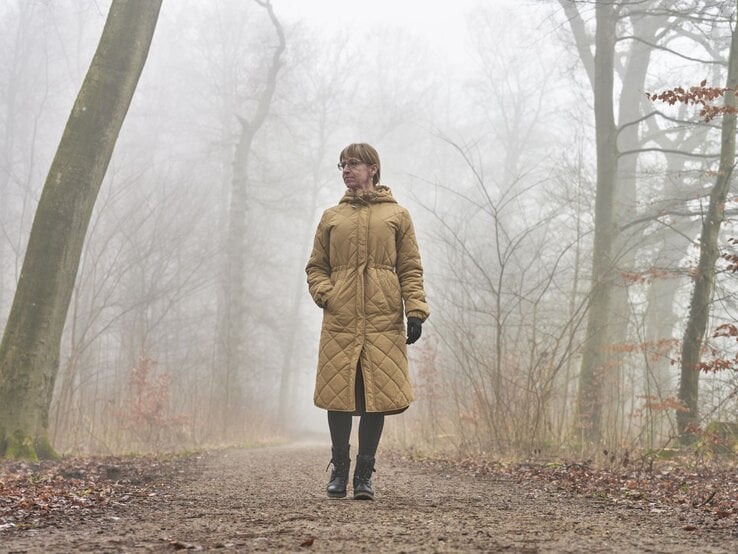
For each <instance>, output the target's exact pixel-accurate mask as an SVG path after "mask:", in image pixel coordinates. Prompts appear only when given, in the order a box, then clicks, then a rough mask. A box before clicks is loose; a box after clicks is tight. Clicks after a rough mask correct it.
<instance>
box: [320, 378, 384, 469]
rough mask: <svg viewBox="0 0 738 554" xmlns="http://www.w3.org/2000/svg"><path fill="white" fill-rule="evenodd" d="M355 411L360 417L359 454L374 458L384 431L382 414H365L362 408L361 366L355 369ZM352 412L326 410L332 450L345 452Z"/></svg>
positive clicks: (364, 409) (349, 433)
mask: <svg viewBox="0 0 738 554" xmlns="http://www.w3.org/2000/svg"><path fill="white" fill-rule="evenodd" d="M354 396H355V397H356V409H357V412H358V413H359V414H360V415H361V419H360V420H359V454H368V455H369V456H374V455H375V454H376V453H377V447H378V446H379V439H380V438H381V437H382V430H383V429H384V414H383V413H377V412H367V411H366V408H365V406H364V376H363V374H362V372H361V364H359V366H358V367H357V368H356V385H355V388H354ZM352 416H353V413H352V412H336V411H333V410H328V428H329V429H330V431H331V442H332V443H333V448H336V449H338V450H345V449H346V448H348V445H349V437H350V435H351V424H352Z"/></svg>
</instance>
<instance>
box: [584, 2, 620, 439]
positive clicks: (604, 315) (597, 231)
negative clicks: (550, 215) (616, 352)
mask: <svg viewBox="0 0 738 554" xmlns="http://www.w3.org/2000/svg"><path fill="white" fill-rule="evenodd" d="M595 9H596V12H595V14H596V20H597V31H596V35H595V49H596V50H595V56H594V109H595V126H596V143H597V187H596V193H595V218H594V246H593V252H592V288H591V292H590V298H589V304H588V315H587V329H586V334H585V339H584V348H583V356H582V368H581V373H580V376H579V393H578V398H577V417H578V423H579V425H580V427H581V431H582V436H583V438H584V439H585V440H586V441H587V442H591V443H596V442H599V440H600V438H601V429H600V427H601V418H602V391H603V387H604V379H605V375H606V371H607V358H606V356H605V355H604V352H603V349H604V347H605V345H606V344H607V333H608V326H609V321H610V318H609V315H610V296H611V288H612V278H613V276H612V270H613V264H612V259H611V256H612V244H613V237H614V235H615V224H614V196H615V184H616V169H617V130H616V128H615V118H614V113H613V112H614V109H613V80H614V75H613V57H614V51H615V22H616V18H615V8H614V7H613V5H612V4H610V3H605V2H599V3H597V5H596V8H595Z"/></svg>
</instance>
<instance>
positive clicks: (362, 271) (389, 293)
mask: <svg viewBox="0 0 738 554" xmlns="http://www.w3.org/2000/svg"><path fill="white" fill-rule="evenodd" d="M339 160H340V161H339V164H338V169H339V170H340V171H341V174H342V176H343V182H344V184H345V185H346V187H347V190H346V192H345V194H344V196H343V198H341V201H340V202H339V203H338V205H337V206H334V207H332V208H329V209H327V210H326V211H325V212H324V213H323V216H322V218H321V219H320V223H319V224H318V229H317V231H316V232H315V241H314V245H313V251H312V254H311V256H310V260H309V261H308V264H307V267H306V268H305V270H306V272H307V281H308V285H309V288H310V294H311V295H312V297H313V300H315V303H316V304H317V305H318V306H319V307H321V308H323V328H322V331H321V336H320V352H319V357H318V374H317V379H316V384H315V396H314V401H315V405H316V406H318V407H320V408H324V409H326V410H328V427H329V429H330V433H331V442H332V455H333V456H332V459H331V463H333V472H332V473H331V478H330V481H329V482H328V486H327V493H328V496H329V497H330V498H343V497H345V496H346V484H347V481H348V474H349V465H350V458H349V435H350V433H351V418H352V415H359V416H361V420H360V423H359V453H358V455H357V457H356V467H355V468H354V477H353V485H354V499H357V500H373V499H374V490H373V488H372V482H371V475H372V471H373V470H374V459H375V454H376V452H377V446H378V444H379V439H380V437H381V435H382V429H383V427H384V416H385V415H389V414H396V413H400V412H402V411H404V410H406V409H407V407H408V406H409V404H410V402H411V401H412V399H413V396H412V388H411V386H410V381H409V379H408V371H407V353H406V347H405V345H406V344H413V343H414V342H415V341H416V340H418V339H419V338H420V334H421V331H422V324H423V321H425V319H426V318H427V317H428V315H429V311H428V305H427V304H426V302H425V292H424V290H423V268H422V266H421V263H420V255H419V254H418V245H417V242H416V240H415V232H414V230H413V224H412V221H411V219H410V214H409V213H408V211H407V210H406V209H405V208H403V207H401V206H400V205H398V204H397V202H396V201H395V199H394V198H393V197H392V193H391V192H390V190H389V188H387V187H385V186H382V185H379V174H380V164H379V155H378V154H377V151H376V150H375V149H374V148H373V147H371V146H370V145H368V144H350V145H349V146H347V147H346V148H344V149H343V151H342V152H341V155H340V156H339ZM403 309H404V315H405V316H406V317H407V338H406V337H405V326H404V324H403V323H404V322H403Z"/></svg>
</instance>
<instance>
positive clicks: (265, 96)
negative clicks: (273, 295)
mask: <svg viewBox="0 0 738 554" xmlns="http://www.w3.org/2000/svg"><path fill="white" fill-rule="evenodd" d="M255 1H256V2H257V4H259V5H260V6H262V7H263V8H264V9H266V11H267V14H268V15H269V19H270V20H271V22H272V25H273V26H274V29H275V31H276V34H277V40H278V42H277V46H276V48H275V49H274V53H273V54H272V58H271V63H270V65H269V68H268V70H267V77H266V81H265V84H264V88H263V90H262V91H261V94H260V96H259V98H258V100H257V105H256V108H255V110H254V113H253V114H251V116H250V117H248V118H246V117H243V116H240V115H239V116H238V120H239V124H240V133H239V136H238V139H237V143H236V150H235V153H234V158H233V181H232V185H231V198H230V207H229V214H228V236H227V239H226V274H225V294H224V297H223V300H224V303H223V333H222V334H223V339H222V348H223V369H222V381H221V383H220V387H221V388H222V390H221V392H222V394H221V395H218V396H219V398H221V399H222V400H221V403H220V405H221V406H222V409H221V415H220V419H221V424H222V427H221V429H223V430H224V431H225V430H227V429H228V428H229V427H230V426H231V424H232V423H233V422H234V421H236V420H237V418H238V415H239V407H240V404H241V402H242V400H243V398H242V391H241V388H240V378H239V376H240V375H241V374H242V373H243V366H244V361H245V360H244V356H243V350H244V338H245V333H244V318H245V315H246V306H245V305H244V302H245V291H244V274H245V271H246V265H247V263H246V258H245V256H246V249H245V245H246V240H247V233H246V221H247V219H246V211H247V198H248V191H249V173H248V166H249V158H250V156H251V149H252V145H253V142H254V138H255V137H256V134H257V133H258V131H259V129H260V128H261V127H262V125H263V124H264V121H265V120H266V118H267V115H268V114H269V109H270V106H271V103H272V99H273V97H274V93H275V91H276V88H277V76H278V74H279V70H280V68H281V66H282V64H283V62H282V55H283V53H284V50H285V48H286V41H285V35H284V30H283V28H282V25H281V24H280V22H279V20H278V19H277V17H276V15H275V13H274V10H273V8H272V4H271V2H270V1H268V0H266V1H262V0H255Z"/></svg>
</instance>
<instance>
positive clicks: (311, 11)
mask: <svg viewBox="0 0 738 554" xmlns="http://www.w3.org/2000/svg"><path fill="white" fill-rule="evenodd" d="M519 4H520V1H513V0H273V5H274V8H275V11H276V13H277V15H278V16H279V17H281V18H284V19H285V20H286V21H290V22H294V21H297V20H302V21H304V22H305V23H306V24H307V25H309V26H310V27H311V28H314V29H318V30H323V31H324V32H325V33H326V34H328V35H332V34H334V33H336V32H338V31H348V32H355V31H361V30H371V29H372V28H375V27H376V26H378V25H387V24H390V25H392V26H393V27H401V28H406V29H407V30H408V33H409V34H414V35H417V36H419V37H421V38H425V39H426V40H427V41H428V43H429V44H433V45H436V46H438V47H439V48H440V49H441V50H442V51H443V52H444V53H445V54H447V55H448V57H449V59H451V60H454V59H455V58H456V59H461V58H463V57H464V55H465V48H466V42H465V26H466V22H465V17H466V15H467V14H468V13H469V12H470V11H471V10H472V9H474V8H475V7H476V6H494V7H499V8H500V9H503V8H506V7H511V6H516V5H519Z"/></svg>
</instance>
